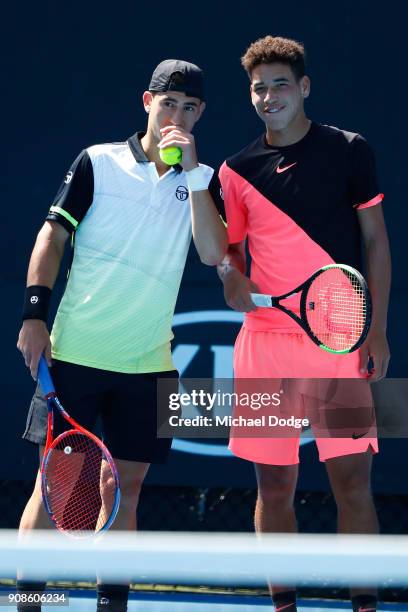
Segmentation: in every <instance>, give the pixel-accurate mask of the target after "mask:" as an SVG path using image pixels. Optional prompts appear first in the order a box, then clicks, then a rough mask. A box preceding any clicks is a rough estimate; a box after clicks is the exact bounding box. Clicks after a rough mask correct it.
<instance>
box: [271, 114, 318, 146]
mask: <svg viewBox="0 0 408 612" xmlns="http://www.w3.org/2000/svg"><path fill="white" fill-rule="evenodd" d="M310 124H311V121H310V119H308V118H307V117H306V115H304V114H302V115H300V116H298V117H295V119H294V120H293V121H292V122H291V123H290V124H289V125H287V126H286V127H285V128H284V129H283V130H271V129H270V128H268V127H267V128H266V142H267V143H268V144H269V145H272V146H276V147H287V146H289V145H292V144H296V143H297V142H299V140H302V138H303V137H304V136H306V134H307V133H308V131H309V129H310Z"/></svg>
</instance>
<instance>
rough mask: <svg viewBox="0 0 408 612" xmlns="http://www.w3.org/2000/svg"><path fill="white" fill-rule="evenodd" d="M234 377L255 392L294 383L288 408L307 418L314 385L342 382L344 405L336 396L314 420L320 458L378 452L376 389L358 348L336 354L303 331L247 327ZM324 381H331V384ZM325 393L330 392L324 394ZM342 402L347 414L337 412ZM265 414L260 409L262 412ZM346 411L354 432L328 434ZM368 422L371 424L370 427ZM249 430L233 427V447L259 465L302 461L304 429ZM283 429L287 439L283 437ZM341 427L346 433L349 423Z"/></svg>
mask: <svg viewBox="0 0 408 612" xmlns="http://www.w3.org/2000/svg"><path fill="white" fill-rule="evenodd" d="M234 376H235V390H236V391H238V392H240V391H242V390H243V389H245V390H248V388H251V390H252V391H254V390H255V389H258V391H259V390H261V391H265V388H266V387H265V386H266V384H267V381H269V387H270V390H271V392H272V391H275V392H278V391H279V390H281V389H280V388H281V387H285V386H286V388H288V385H289V387H290V389H291V394H290V396H289V395H287V396H286V399H287V402H286V406H288V404H289V405H290V413H291V415H295V416H297V417H302V416H303V417H304V416H307V410H306V414H305V397H306V398H307V397H308V391H307V389H308V388H309V389H310V386H311V385H314V387H313V388H314V389H316V388H317V387H316V386H318V387H319V390H320V391H321V389H322V387H325V385H326V387H329V386H330V385H331V384H333V383H334V384H335V385H337V384H338V385H339V388H340V394H341V397H342V403H341V404H339V403H338V402H337V403H336V400H332V399H330V401H329V402H328V403H327V404H326V405H325V406H324V410H323V411H321V410H320V418H319V419H318V421H319V424H318V426H316V427H315V426H313V420H311V422H312V429H313V433H314V438H315V441H316V444H317V447H318V450H319V458H320V461H326V460H327V459H331V458H334V457H340V456H343V455H351V454H355V453H364V452H366V451H367V450H368V449H370V450H371V452H372V453H377V452H378V440H377V431H376V426H375V417H373V414H374V407H373V400H372V395H371V389H370V384H369V382H368V381H367V379H366V377H365V376H364V375H363V376H362V375H361V373H360V371H359V352H358V351H356V352H354V353H350V354H346V355H335V354H332V353H328V352H326V351H323V350H322V349H320V348H319V347H318V346H316V345H315V344H314V343H313V342H312V341H311V340H310V339H309V338H308V337H307V336H306V334H304V333H302V332H300V333H287V332H285V333H276V332H271V331H250V330H248V329H246V328H245V327H242V328H241V330H240V332H239V334H238V337H237V340H236V343H235V348H234ZM248 379H252V380H248ZM253 379H258V380H257V381H255V380H253ZM271 379H273V380H271ZM281 379H285V380H281ZM288 379H292V380H288ZM308 379H313V380H308ZM323 379H331V382H330V381H327V382H326V381H325V380H323ZM334 379H342V380H341V381H337V380H334ZM346 379H360V380H358V381H357V380H354V381H349V380H346ZM364 379H365V380H364ZM342 385H343V386H342ZM305 389H306V392H305ZM325 391H327V389H326V390H325ZM309 396H310V394H309ZM289 397H290V401H289V399H288V398H289ZM319 397H323V395H319ZM324 397H329V396H328V395H327V396H326V395H324ZM345 398H346V399H345ZM306 403H307V402H306ZM315 404H316V402H315V403H314V405H315ZM338 405H341V406H342V407H343V408H344V406H345V405H346V407H347V410H346V413H345V411H344V410H343V411H339V410H337V411H336V406H338ZM367 411H368V412H370V420H369V421H367V419H366V418H365V417H366V415H367ZM287 412H288V410H287V408H286V413H287ZM362 412H363V413H364V414H362ZM322 413H323V418H322ZM240 414H241V415H242V409H241V408H240V407H239V406H237V405H236V406H235V407H234V414H233V416H234V417H237V416H239V415H240ZM259 414H260V411H259V410H258V414H257V416H259ZM344 414H346V420H348V421H349V423H350V432H347V434H346V435H347V437H343V435H339V434H337V435H336V433H334V435H333V434H332V433H330V434H327V431H328V428H329V427H330V428H331V430H332V428H333V423H335V421H336V419H337V420H339V416H340V417H341V418H340V420H342V421H343V425H344ZM236 420H237V419H236ZM367 422H369V426H368V427H367ZM360 425H361V427H360ZM334 427H336V426H334ZM248 431H249V430H248V428H247V429H246V430H245V432H244V433H243V430H242V429H239V428H234V426H233V427H232V428H231V434H230V444H229V448H230V450H231V452H232V453H234V455H236V456H238V457H241V458H243V459H247V460H249V461H253V462H255V463H265V464H269V465H293V464H297V463H299V445H300V429H298V430H294V429H293V428H290V430H288V428H286V429H281V430H279V429H277V428H276V427H274V431H273V436H269V433H268V432H269V431H271V429H269V430H268V432H267V433H266V434H265V431H264V432H261V434H260V435H258V434H257V435H256V437H249V436H248V437H247V433H246V432H248ZM280 431H281V432H282V437H278V436H279V435H280ZM338 431H341V432H344V431H345V428H344V426H343V427H342V429H338ZM276 432H278V434H277V433H276ZM288 432H289V433H288ZM305 433H306V434H307V432H305ZM292 434H293V435H292ZM309 437H310V434H309Z"/></svg>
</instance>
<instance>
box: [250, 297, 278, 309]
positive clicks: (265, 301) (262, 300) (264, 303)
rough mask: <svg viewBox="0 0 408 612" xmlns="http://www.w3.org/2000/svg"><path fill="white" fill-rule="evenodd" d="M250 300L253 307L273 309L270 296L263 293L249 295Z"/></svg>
mask: <svg viewBox="0 0 408 612" xmlns="http://www.w3.org/2000/svg"><path fill="white" fill-rule="evenodd" d="M251 300H252V301H253V303H254V304H255V306H260V307H261V308H273V307H274V306H273V303H272V297H271V296H270V295H266V294H265V293H251Z"/></svg>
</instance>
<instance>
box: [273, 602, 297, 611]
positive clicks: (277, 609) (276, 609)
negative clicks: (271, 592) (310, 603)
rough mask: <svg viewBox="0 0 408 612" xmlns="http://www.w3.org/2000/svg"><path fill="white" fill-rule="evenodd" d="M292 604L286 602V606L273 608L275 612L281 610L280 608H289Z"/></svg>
mask: <svg viewBox="0 0 408 612" xmlns="http://www.w3.org/2000/svg"><path fill="white" fill-rule="evenodd" d="M291 606H293V604H291V603H290V604H286V606H280V608H275V612H281V610H286V608H290V607H291Z"/></svg>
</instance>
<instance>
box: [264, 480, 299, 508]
mask: <svg viewBox="0 0 408 612" xmlns="http://www.w3.org/2000/svg"><path fill="white" fill-rule="evenodd" d="M295 489H296V477H295V476H294V475H293V474H290V473H286V472H285V471H282V473H281V474H276V475H274V476H273V477H272V478H260V479H259V480H258V503H261V504H263V505H265V506H267V507H274V506H287V505H292V504H293V498H294V495H295Z"/></svg>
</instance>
